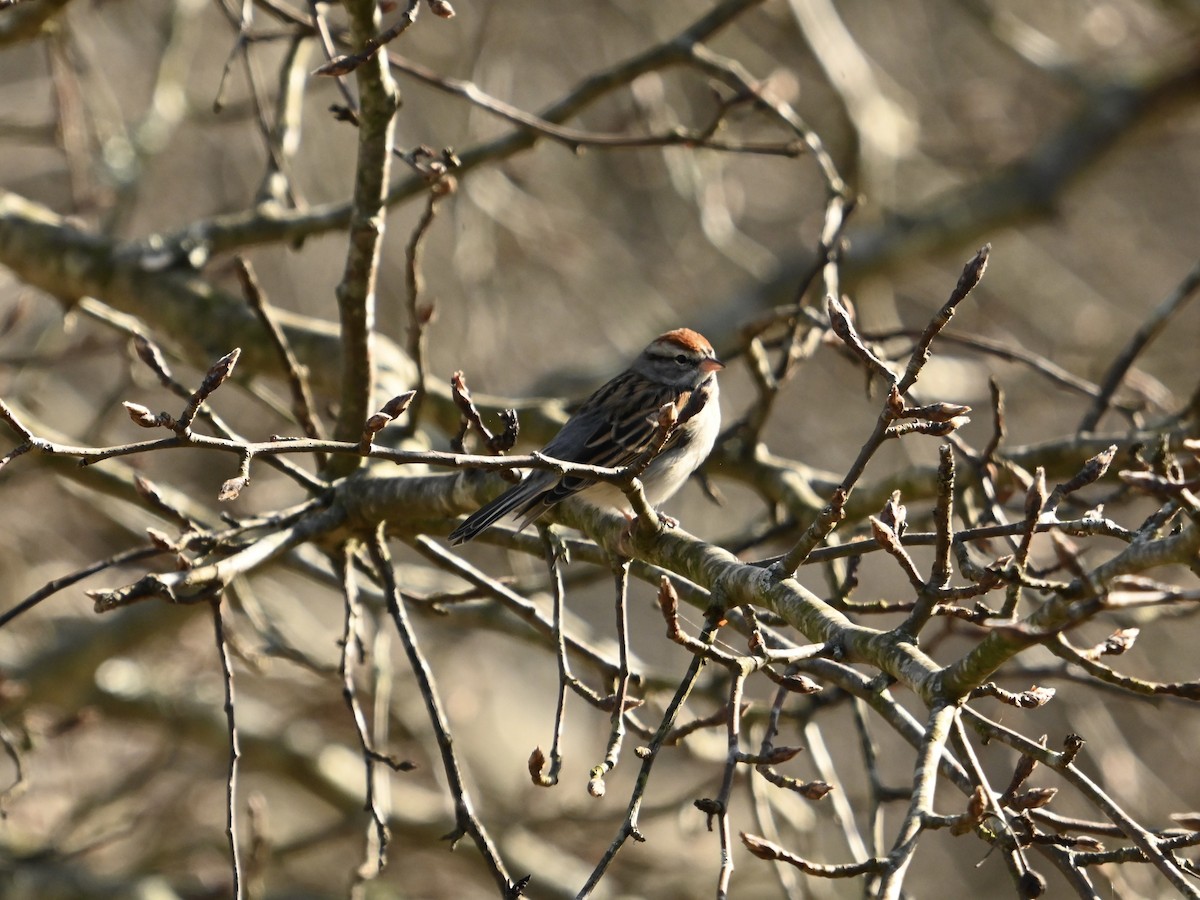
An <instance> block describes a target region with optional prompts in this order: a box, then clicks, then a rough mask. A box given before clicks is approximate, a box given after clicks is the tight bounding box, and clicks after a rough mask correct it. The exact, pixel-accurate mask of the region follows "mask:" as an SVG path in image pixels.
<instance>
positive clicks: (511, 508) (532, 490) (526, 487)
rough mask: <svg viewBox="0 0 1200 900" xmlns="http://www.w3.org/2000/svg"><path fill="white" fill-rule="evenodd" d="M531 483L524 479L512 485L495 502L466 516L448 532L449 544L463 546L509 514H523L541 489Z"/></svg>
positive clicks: (528, 479) (539, 486) (530, 479)
mask: <svg viewBox="0 0 1200 900" xmlns="http://www.w3.org/2000/svg"><path fill="white" fill-rule="evenodd" d="M532 481H533V479H532V478H526V479H525V480H524V481H522V482H521V483H520V484H514V485H513V486H512V487H510V488H509V489H508V490H507V491H505V492H504V493H503V494H501V495H500V496H499V497H497V498H496V499H495V500H493V501H492V502H490V503H485V504H484V505H483V506H481V507H479V509H477V510H475V512H473V513H471V515H469V516H467V518H466V519H464V520H463V522H462V524H461V525H459V526H458V527H457V528H455V529H454V530H453V531H452V532H450V543H451V544H464V543H466V542H467V541H469V540H471V539H472V538H474V537H475V536H476V535H478V534H479V533H480V532H481V531H483V530H484V529H485V528H489V527H490V526H492V525H494V524H495V523H496V522H498V521H499V520H500V519H503V518H504V517H505V516H506V515H508V514H509V513H512V512H524V511H525V508H526V507H527V506H528V505H529V501H530V500H531V499H532V498H533V497H536V496H537V494H538V492H539V489H540V488H541V487H542V486H541V485H536V484H532V483H531V482H532ZM526 524H528V523H526Z"/></svg>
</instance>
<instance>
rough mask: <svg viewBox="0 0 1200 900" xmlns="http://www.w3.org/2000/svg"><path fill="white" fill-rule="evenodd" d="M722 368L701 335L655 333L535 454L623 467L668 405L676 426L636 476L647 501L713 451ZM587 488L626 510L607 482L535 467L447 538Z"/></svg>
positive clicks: (648, 439) (647, 441)
mask: <svg viewBox="0 0 1200 900" xmlns="http://www.w3.org/2000/svg"><path fill="white" fill-rule="evenodd" d="M724 367H725V365H724V363H722V362H721V361H720V360H719V359H717V356H716V353H714V352H713V348H712V344H710V343H709V342H708V341H707V340H706V339H705V338H704V336H703V335H701V334H698V333H696V332H695V331H692V330H691V329H690V328H676V329H675V330H674V331H668V332H667V333H666V334H664V335H661V336H660V337H658V338H657V339H656V340H655V341H654V342H653V343H651V344H650V346H649V347H647V348H646V349H645V350H643V351H642V354H641V356H639V357H638V358H637V359H636V360H634V362H633V365H632V366H630V367H629V368H628V369H627V370H626V371H624V372H622V373H621V374H620V375H618V376H617V377H616V378H614V379H613V380H612V381H610V382H608V384H606V385H604V387H602V388H600V390H598V391H596V393H594V394H592V396H590V397H588V399H587V400H586V401H585V402H584V404H583V406H581V407H580V408H579V409H578V410H577V411H576V412H575V414H574V415H573V416H571V418H570V419H568V420H567V423H566V424H565V425H563V427H562V429H561V430H560V431H559V432H558V434H556V435H555V436H554V437H553V438H551V439H550V442H549V443H548V444H546V446H545V448H543V450H542V451H541V452H542V454H543V455H545V456H548V457H551V458H552V459H560V460H563V461H564V462H574V463H585V464H587V465H592V466H604V467H606V468H617V467H619V466H624V465H628V464H629V463H631V462H633V461H634V460H636V459H637V458H638V456H639V455H641V454H642V453H643V452H644V451H645V450H646V449H647V447H649V446H651V445H652V443H653V442H654V439H655V436H656V434H657V432H658V427H659V426H658V421H659V410H660V409H661V408H662V407H663V406H664V405H665V404H668V403H670V404H672V405H673V406H674V407H675V414H676V420H675V427H674V430H673V431H672V432H671V434H670V436H669V437H668V438H667V442H666V444H665V445H664V446H663V448H662V450H661V451H660V452H659V454H658V455H657V456H656V457H654V459H653V460H651V461H650V464H649V465H648V466H647V467H646V470H645V471H644V472H643V473H642V475H641V481H642V487H643V488H644V489H645V492H646V498H647V499H648V500H649V501H650V504H651V505H652V506H657V505H658V504H659V503H661V502H663V501H664V500H666V499H667V498H668V497H670V496H671V495H672V494H674V493H675V492H676V491H677V490H679V488H680V487H682V486H683V483H684V482H685V481H687V479H688V476H689V475H691V474H692V473H693V472H694V471H696V469H697V468H699V467H700V464H701V463H702V462H704V460H705V459H706V458H707V457H708V454H709V453H710V452H711V451H712V448H713V443H714V442H715V441H716V439H717V432H718V431H719V430H720V428H721V410H720V408H719V406H718V404H717V372H718V371H719V370H721V369H723V368H724ZM583 490H586V491H587V494H586V495H585V499H587V500H588V501H589V502H591V503H594V504H595V505H597V506H615V507H618V508H627V507H628V503H627V501H626V499H625V495H624V494H623V493H622V492H621V491H620V490H619V489H618V488H617V487H615V486H614V485H611V484H605V483H597V482H594V481H590V480H588V479H586V478H581V477H579V476H571V475H568V476H565V477H563V478H559V477H558V475H556V474H555V473H554V472H551V471H548V470H544V469H539V470H535V471H533V472H530V474H529V475H528V476H527V477H526V478H525V480H524V481H522V482H521V483H520V484H514V485H513V486H512V487H510V488H509V489H508V490H507V491H505V492H504V493H503V494H501V495H500V496H499V497H497V498H496V499H495V500H493V501H492V502H491V503H488V504H486V505H484V506H483V507H481V508H480V509H479V510H477V511H476V512H475V513H473V514H471V515H470V516H468V517H467V518H466V520H465V521H464V522H463V523H462V524H461V525H459V526H458V527H457V528H455V529H454V531H452V532H451V533H450V543H452V544H461V543H463V542H464V541H469V540H471V538H473V537H475V536H476V535H477V534H479V533H480V532H481V531H483V530H484V529H485V528H487V527H488V526H490V525H492V524H493V523H495V522H496V521H497V520H498V519H500V518H502V517H503V516H506V515H508V514H509V513H512V514H515V515H518V516H521V517H522V518H521V525H520V527H521V528H524V527H525V526H526V525H528V524H529V523H530V522H532V521H533V520H534V519H536V518H537V517H538V516H540V515H541V514H542V513H544V512H545V511H546V510H548V509H549V508H550V507H552V506H554V505H555V504H556V503H558V502H559V501H561V500H565V499H566V498H567V497H570V496H571V495H572V494H576V493H578V492H580V491H583Z"/></svg>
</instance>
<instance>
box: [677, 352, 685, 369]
mask: <svg viewBox="0 0 1200 900" xmlns="http://www.w3.org/2000/svg"><path fill="white" fill-rule="evenodd" d="M687 361H688V358H687V357H686V356H685V355H684V354H682V353H680V354H679V355H678V356H677V357H675V362H677V363H679V364H680V365H681V366H684V365H687Z"/></svg>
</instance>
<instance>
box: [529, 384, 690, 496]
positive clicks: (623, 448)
mask: <svg viewBox="0 0 1200 900" xmlns="http://www.w3.org/2000/svg"><path fill="white" fill-rule="evenodd" d="M634 379H636V380H637V381H639V382H641V379H640V377H639V376H636V375H632V374H630V373H628V372H627V373H624V374H623V375H618V376H617V377H616V378H614V379H613V380H612V381H610V382H608V384H606V385H604V387H602V388H600V390H598V391H596V393H594V394H592V396H591V397H589V398H588V399H587V401H585V402H584V404H583V406H581V407H580V408H579V410H578V411H577V412H576V413H575V415H574V416H573V417H572V421H571V423H570V424H569V425H568V426H566V427H564V428H563V430H562V431H560V432H559V433H558V434H557V435H555V436H554V437H553V438H552V439H551V440H550V442H549V443H548V444H546V447H545V449H544V450H543V451H542V452H543V453H544V454H545V455H546V456H549V457H551V458H553V459H561V460H564V461H566V462H576V463H583V464H584V465H589V466H603V467H605V468H610V469H612V468H617V467H619V466H624V465H628V464H629V463H631V462H633V461H634V460H635V459H637V458H638V457H639V456H640V455H641V454H642V453H644V452H645V451H646V450H647V449H648V448H649V447H650V446H651V444H652V443H653V441H654V436H655V434H656V433H657V431H658V410H659V409H660V408H661V407H662V406H663V405H664V404H666V403H674V404H675V405H676V407H677V409H682V408H683V407H684V405H685V404H686V403H687V400H688V397H689V395H690V392H687V391H684V392H680V391H678V390H676V389H675V388H672V387H663V386H655V387H654V388H653V389H648V388H647V387H646V386H645V384H644V383H642V384H641V386H640V387H639V388H638V389H637V390H633V389H631V387H630V382H631V381H633V380H634ZM647 390H650V391H651V396H650V397H647V396H646V393H647ZM593 483H594V482H593V481H592V480H591V479H588V478H583V477H579V476H572V475H567V476H564V477H563V478H562V479H561V480H560V481H559V482H558V484H557V485H555V486H554V487H552V488H551V489H550V490H548V491H546V492H545V494H543V495H542V497H541V498H540V503H541V504H544V506H545V508H547V509H548V508H549V507H551V506H553V505H554V504H555V503H558V502H559V501H560V500H564V499H566V498H567V497H569V496H571V495H572V494H574V493H577V492H578V491H581V490H583V489H584V488H585V487H587V486H588V485H590V484H593Z"/></svg>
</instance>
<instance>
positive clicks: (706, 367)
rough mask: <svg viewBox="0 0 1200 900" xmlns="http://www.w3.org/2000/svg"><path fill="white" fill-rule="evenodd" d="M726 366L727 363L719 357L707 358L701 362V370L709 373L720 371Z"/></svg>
mask: <svg viewBox="0 0 1200 900" xmlns="http://www.w3.org/2000/svg"><path fill="white" fill-rule="evenodd" d="M723 368H725V363H723V362H721V361H720V360H719V359H705V360H702V361H701V362H700V371H701V372H703V373H704V374H705V375H707V374H708V373H709V372H720V371H721V370H722V369H723Z"/></svg>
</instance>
